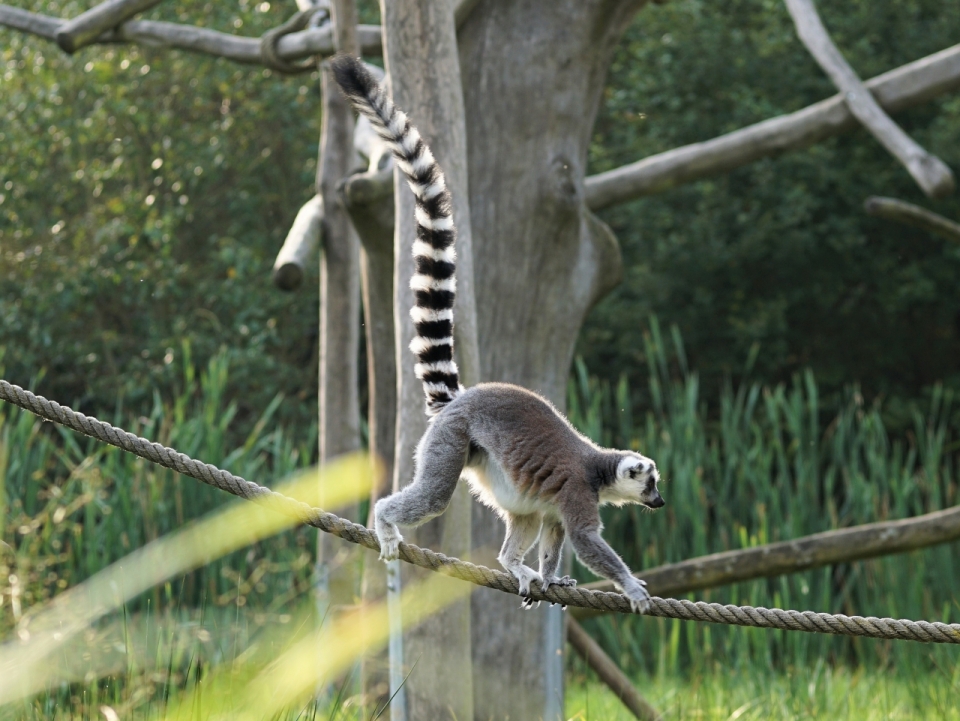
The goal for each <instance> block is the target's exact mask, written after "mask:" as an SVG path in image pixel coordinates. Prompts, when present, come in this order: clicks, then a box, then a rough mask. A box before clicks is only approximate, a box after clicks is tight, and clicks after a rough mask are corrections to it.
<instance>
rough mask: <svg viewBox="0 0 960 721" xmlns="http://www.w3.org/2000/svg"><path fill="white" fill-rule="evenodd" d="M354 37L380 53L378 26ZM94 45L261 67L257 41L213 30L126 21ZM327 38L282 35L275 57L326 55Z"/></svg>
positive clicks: (25, 26) (307, 33)
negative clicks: (160, 50)
mask: <svg viewBox="0 0 960 721" xmlns="http://www.w3.org/2000/svg"><path fill="white" fill-rule="evenodd" d="M0 25H4V26H6V27H9V28H13V29H14V30H20V31H22V32H26V33H30V34H32V35H37V36H39V37H42V38H45V39H47V40H56V36H57V33H58V32H59V31H60V29H61V28H62V27H63V25H64V21H63V20H60V19H59V18H52V17H49V16H47V15H40V14H38V13H32V12H28V11H26V10H20V9H19V8H13V7H10V6H9V5H0ZM357 37H358V39H359V41H360V48H361V51H362V52H363V54H364V55H380V54H381V52H382V46H381V33H380V26H379V25H360V26H358V27H357ZM96 42H97V43H134V44H138V45H148V46H151V47H166V48H176V49H178V50H188V51H191V52H197V53H204V54H207V55H215V56H217V57H221V58H226V59H227V60H233V61H234V62H238V63H248V64H251V65H259V64H261V59H260V38H245V37H240V36H238V35H231V34H229V33H222V32H219V31H217V30H208V29H207V28H200V27H195V26H193V25H181V24H179V23H169V22H162V21H159V20H130V21H128V22H125V23H124V24H123V25H121V26H120V27H118V28H116V29H114V30H112V31H110V32H107V33H104V34H103V35H100V36H99V37H98V38H97V39H96ZM333 53H334V47H333V34H332V30H331V28H330V27H329V26H324V27H320V28H311V29H309V30H303V31H301V32H298V33H291V34H290V35H284V36H283V37H282V38H280V41H279V42H278V43H277V54H278V55H279V56H280V58H282V59H283V60H291V61H292V60H299V59H301V58H306V57H310V56H311V55H323V56H326V55H332V54H333Z"/></svg>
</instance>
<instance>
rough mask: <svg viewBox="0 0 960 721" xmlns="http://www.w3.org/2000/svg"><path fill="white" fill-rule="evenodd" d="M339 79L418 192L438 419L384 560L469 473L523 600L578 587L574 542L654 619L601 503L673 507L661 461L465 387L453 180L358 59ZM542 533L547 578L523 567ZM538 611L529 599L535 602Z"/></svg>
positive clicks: (417, 309)
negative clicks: (403, 530)
mask: <svg viewBox="0 0 960 721" xmlns="http://www.w3.org/2000/svg"><path fill="white" fill-rule="evenodd" d="M333 72H334V75H335V77H336V79H337V82H338V83H339V85H340V87H341V88H342V90H343V92H344V94H345V95H346V96H347V98H349V100H350V101H351V102H352V103H353V105H354V107H356V109H357V110H358V111H359V112H361V113H362V114H363V115H365V116H366V117H367V118H368V119H369V120H370V123H371V124H372V125H373V128H374V129H375V130H376V131H377V133H378V134H379V135H380V137H381V138H383V140H384V142H385V143H386V144H387V145H388V146H389V147H390V148H391V150H392V151H393V153H394V155H395V157H396V162H397V165H398V166H399V167H400V169H401V170H402V171H403V173H404V174H405V175H406V177H407V181H408V182H409V184H410V187H411V188H412V189H413V194H414V196H416V220H417V240H416V241H415V242H414V244H413V254H414V257H415V260H416V273H415V275H414V276H413V279H412V281H411V283H410V285H411V287H412V289H413V291H414V294H415V296H416V305H415V306H414V307H413V309H412V310H411V311H410V315H411V316H412V318H413V320H414V323H415V325H416V332H417V336H416V337H415V338H414V339H413V342H412V343H411V344H410V348H411V350H412V351H413V352H414V354H415V355H416V356H417V365H416V373H417V378H419V379H420V380H421V381H422V382H423V388H424V392H425V393H426V397H427V414H428V415H429V416H430V417H431V419H430V423H429V426H428V428H427V432H426V433H425V434H424V436H423V438H422V439H421V440H420V443H419V445H418V446H417V452H416V473H415V477H414V480H413V483H411V484H410V485H408V486H407V487H406V488H404V489H403V490H402V491H400V492H398V493H394V494H393V495H391V496H389V497H387V498H383V499H381V500H380V501H378V502H377V505H376V507H375V516H376V523H375V526H376V532H377V537H378V538H379V539H380V549H381V550H380V557H381V558H382V559H384V560H392V559H395V558H397V557H398V555H399V550H398V545H399V543H400V541H401V540H402V537H401V536H400V532H399V531H398V530H397V524H400V525H403V526H418V525H420V524H422V523H424V522H426V521H428V520H430V519H431V518H435V517H436V516H438V515H440V514H441V513H443V511H444V510H446V508H447V506H448V505H449V503H450V499H451V497H452V496H453V492H454V490H455V489H456V486H457V482H458V481H459V479H460V478H461V476H462V477H465V478H466V479H467V481H468V482H469V484H470V488H471V490H472V491H473V493H474V494H475V495H476V496H477V498H478V499H479V500H480V501H481V502H482V503H485V504H486V505H488V506H489V507H490V508H492V509H493V510H494V511H496V512H497V513H498V514H499V515H500V517H501V518H502V519H503V520H504V522H505V523H506V526H507V535H506V539H505V540H504V543H503V548H502V549H501V550H500V555H499V557H498V559H499V561H500V563H501V564H503V566H504V568H506V569H507V570H508V571H509V572H510V573H512V574H513V575H514V576H515V577H516V578H517V580H518V581H519V582H520V595H521V596H524V597H527V596H528V594H529V592H530V584H531V582H533V581H540V584H541V588H542V589H544V590H546V589H547V588H549V587H550V586H551V585H558V586H574V585H576V581H574V580H573V579H571V578H569V577H568V576H564V577H563V578H558V577H557V575H556V574H557V569H558V568H559V567H560V552H561V550H562V547H563V541H564V537H565V536H569V538H570V541H571V543H572V544H573V548H574V550H575V551H576V553H577V556H578V558H579V559H580V560H581V561H582V562H583V563H584V564H585V565H586V566H587V567H588V568H590V569H591V570H592V571H593V572H594V573H596V574H598V575H601V576H604V577H606V578H608V579H610V580H611V581H613V582H614V583H615V584H617V586H619V588H620V589H621V590H622V591H623V593H624V594H625V595H626V596H627V597H628V598H629V599H630V603H631V605H632V606H633V608H634V610H639V611H641V612H643V611H646V610H647V609H648V607H649V604H650V596H649V594H648V593H647V590H646V588H645V586H646V584H645V583H644V582H643V581H640V580H638V579H637V578H636V577H634V576H633V574H631V573H630V569H629V568H627V566H626V564H624V562H623V561H622V560H621V559H620V557H619V556H618V555H617V554H616V553H615V552H614V550H613V549H612V548H610V546H609V545H607V543H606V542H605V541H604V540H603V539H602V538H601V537H600V530H601V524H600V513H599V510H598V507H599V506H601V505H604V504H607V503H612V504H614V505H618V506H619V505H623V504H626V503H638V504H641V505H643V506H646V507H647V508H652V509H656V508H660V507H662V506H663V505H664V501H663V498H661V496H660V493H659V492H658V491H657V482H658V481H659V474H658V473H657V467H656V465H655V464H654V462H653V461H652V460H650V459H649V458H646V457H644V456H642V455H640V454H639V453H634V452H633V451H617V450H608V449H605V448H600V447H599V446H597V445H595V444H594V443H592V442H591V441H590V440H588V439H587V438H585V437H583V436H582V435H580V434H579V433H578V432H577V431H576V430H575V429H574V428H573V426H572V425H571V424H570V422H569V421H567V419H566V418H564V417H563V416H562V415H561V414H560V413H559V411H557V409H556V408H554V407H553V406H552V405H551V404H550V403H549V402H548V401H546V400H545V399H544V398H542V397H540V396H539V395H537V394H536V393H533V392H531V391H528V390H526V389H524V388H520V387H518V386H513V385H508V384H505V383H482V384H480V385H477V386H474V387H473V388H469V389H464V388H463V387H462V386H461V385H460V379H459V373H458V371H457V365H456V363H455V362H454V360H453V301H454V295H455V291H456V279H455V276H454V270H455V266H454V263H455V260H456V254H455V252H454V247H453V246H454V240H455V237H456V230H455V228H454V225H453V217H452V212H451V211H452V209H451V202H450V192H449V191H448V190H447V187H446V183H445V182H444V178H443V172H442V171H441V170H440V167H439V166H438V165H437V162H436V160H435V159H434V157H433V154H432V153H431V152H430V149H429V148H428V147H427V146H426V144H425V143H424V142H423V139H422V138H421V137H420V133H418V132H417V130H416V128H414V127H413V126H412V125H411V124H410V122H409V121H408V120H407V116H406V115H404V113H403V112H401V111H400V110H398V109H397V108H396V107H395V106H394V104H393V101H392V100H391V99H390V98H389V97H388V96H387V94H386V92H385V91H384V89H383V88H382V87H381V86H380V85H379V84H378V83H377V81H376V80H375V79H374V78H373V77H372V76H371V74H370V73H369V72H368V71H367V70H366V69H365V68H364V67H363V65H362V64H361V63H360V61H359V60H357V59H356V58H353V57H350V56H344V55H341V56H338V57H337V58H336V59H334V61H333ZM538 537H539V540H540V572H539V573H537V572H536V571H534V570H533V569H531V568H528V567H527V566H525V565H524V564H523V560H524V557H525V556H526V554H527V552H528V551H529V550H530V548H532V546H533V545H534V543H536V541H537V539H538ZM529 605H530V604H529V602H526V599H525V604H524V606H525V607H529Z"/></svg>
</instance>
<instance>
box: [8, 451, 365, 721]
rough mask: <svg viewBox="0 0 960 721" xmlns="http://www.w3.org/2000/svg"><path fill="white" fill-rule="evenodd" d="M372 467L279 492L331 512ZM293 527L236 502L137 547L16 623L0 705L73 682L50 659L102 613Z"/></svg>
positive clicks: (340, 468) (307, 475)
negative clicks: (319, 503)
mask: <svg viewBox="0 0 960 721" xmlns="http://www.w3.org/2000/svg"><path fill="white" fill-rule="evenodd" d="M375 470H376V469H375V468H374V466H373V464H372V463H371V461H370V460H369V458H368V457H367V456H365V455H361V454H353V455H350V456H346V457H344V458H342V459H339V460H337V461H335V462H334V463H332V464H329V465H327V466H325V467H324V468H322V469H311V470H308V471H304V472H302V473H299V474H297V475H296V476H295V477H294V479H293V480H292V481H291V482H290V483H287V484H285V485H283V486H282V487H281V488H280V490H281V491H282V492H284V493H286V494H287V495H289V496H292V497H294V498H297V499H298V500H301V501H303V502H305V503H308V504H310V505H315V504H316V499H317V498H318V497H319V496H320V494H321V492H322V494H323V498H324V500H325V502H326V503H327V507H328V508H330V509H335V508H337V507H338V506H343V505H345V504H348V503H353V502H356V501H357V500H359V499H361V498H364V497H366V496H367V495H368V494H369V492H370V487H371V485H372V477H373V473H374V472H375ZM321 486H322V488H323V490H322V491H321ZM293 525H296V520H295V519H293V518H290V517H288V516H285V515H281V514H279V513H276V512H274V511H270V510H267V509H266V508H264V507H262V506H260V505H258V504H256V503H249V502H237V503H234V504H231V505H230V506H229V507H228V508H225V509H224V510H222V511H219V512H216V513H215V514H213V515H212V516H210V517H209V518H206V519H203V520H200V521H197V522H195V523H193V524H191V525H189V526H187V527H185V528H183V529H181V530H179V531H176V532H174V533H171V534H169V535H167V536H165V537H163V538H161V539H158V540H157V541H154V542H152V543H150V544H148V545H146V546H144V547H143V548H141V549H139V550H137V551H135V552H134V553H131V554H130V555H128V556H126V557H125V558H123V559H121V560H120V561H118V562H117V563H114V564H113V565H111V566H109V567H107V568H105V569H104V570H102V571H100V572H99V573H97V574H96V575H95V576H93V577H91V578H90V579H89V580H87V581H85V582H84V583H82V584H80V585H79V586H76V587H74V588H72V589H70V590H68V591H66V592H64V593H62V594H60V595H59V596H57V597H56V598H54V599H53V600H52V601H50V602H49V603H47V604H45V605H44V606H42V607H40V608H39V609H37V610H33V609H31V612H30V613H28V614H26V615H24V617H23V618H22V619H21V621H20V623H19V624H18V625H17V635H18V637H19V638H18V640H15V641H9V642H7V643H6V644H4V645H3V646H0V704H3V703H8V702H10V701H13V700H16V699H20V698H23V697H25V696H28V695H30V694H33V693H36V692H37V691H39V690H41V689H43V688H44V687H46V686H47V685H48V684H50V683H53V682H56V681H60V680H68V678H64V677H63V675H64V673H65V675H66V676H67V677H70V678H72V674H71V672H70V669H62V670H61V667H60V666H58V665H57V664H56V663H54V662H53V658H52V657H54V656H56V657H57V659H58V660H60V661H62V660H63V659H62V658H61V656H62V655H61V654H58V653H57V652H58V651H59V650H60V649H62V648H63V647H64V644H65V643H66V642H67V641H69V640H70V639H71V638H72V637H73V636H75V635H76V634H77V633H79V632H81V631H83V630H84V629H86V628H88V627H90V626H91V624H93V623H94V622H95V621H97V620H98V619H99V618H102V617H103V616H104V615H105V614H107V613H109V612H111V611H114V610H116V609H118V608H120V607H122V606H123V604H125V603H127V602H129V601H130V600H131V599H133V598H135V597H136V596H138V595H139V594H141V593H143V592H144V591H146V590H147V589H149V588H151V587H153V586H155V585H157V584H159V583H161V582H163V581H165V580H167V579H169V578H172V577H174V576H177V575H180V574H182V573H184V572H186V571H189V570H191V569H194V568H197V567H199V566H202V565H204V564H207V563H209V562H210V561H212V560H214V559H216V558H219V557H221V556H223V555H225V554H227V553H230V552H231V551H235V550H237V549H239V548H243V547H245V546H248V545H250V544H251V543H254V542H255V541H259V540H261V539H263V538H266V537H268V536H272V535H274V534H276V533H278V532H280V531H282V530H284V529H286V528H289V527H290V526H293ZM89 668H90V662H88V663H87V664H86V669H89ZM80 675H81V677H82V676H83V672H82V671H81V672H80Z"/></svg>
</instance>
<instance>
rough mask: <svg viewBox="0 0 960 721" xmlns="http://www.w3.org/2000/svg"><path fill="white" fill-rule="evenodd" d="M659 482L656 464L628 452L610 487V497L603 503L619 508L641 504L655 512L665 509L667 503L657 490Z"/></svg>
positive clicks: (602, 499)
mask: <svg viewBox="0 0 960 721" xmlns="http://www.w3.org/2000/svg"><path fill="white" fill-rule="evenodd" d="M659 481H660V474H659V473H658V472H657V464H656V463H654V462H653V461H652V460H650V459H649V458H647V457H646V456H641V455H640V454H639V453H634V452H633V451H626V452H625V453H624V455H623V458H621V459H620V462H619V463H618V464H617V478H616V480H615V481H614V482H613V484H612V485H611V486H610V487H609V496H608V498H607V499H604V498H601V501H606V502H607V503H613V504H614V505H617V506H620V505H623V504H625V503H639V504H640V505H641V506H644V507H645V508H650V509H653V510H656V509H657V508H663V506H664V505H665V501H664V500H663V497H662V496H661V495H660V491H658V490H657V483H658V482H659Z"/></svg>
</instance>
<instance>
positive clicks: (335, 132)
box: [317, 0, 360, 615]
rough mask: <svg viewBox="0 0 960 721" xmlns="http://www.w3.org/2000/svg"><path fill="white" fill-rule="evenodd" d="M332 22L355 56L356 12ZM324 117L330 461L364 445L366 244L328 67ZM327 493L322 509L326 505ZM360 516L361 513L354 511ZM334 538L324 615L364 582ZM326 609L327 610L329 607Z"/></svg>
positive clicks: (321, 583) (322, 582) (322, 571)
mask: <svg viewBox="0 0 960 721" xmlns="http://www.w3.org/2000/svg"><path fill="white" fill-rule="evenodd" d="M332 21H333V25H334V38H335V44H336V45H337V46H338V47H343V48H344V49H352V50H356V8H355V6H354V4H353V2H352V0H337V2H335V3H334V5H333V13H332ZM321 92H322V96H323V118H322V128H321V136H320V162H319V164H318V166H319V167H318V171H317V185H318V188H317V190H318V194H319V195H320V197H321V198H323V206H324V219H323V238H324V246H323V253H322V255H321V258H320V388H319V406H320V429H319V432H320V460H321V462H326V461H329V460H331V459H333V458H336V457H337V456H339V455H341V454H343V453H348V452H350V451H353V450H356V449H357V448H359V447H360V407H359V399H358V395H357V379H358V368H357V363H358V354H359V348H360V328H359V321H360V246H359V242H358V241H357V237H356V234H355V233H354V231H353V226H352V225H351V223H350V218H349V216H348V215H347V212H346V210H345V209H344V208H343V206H342V204H341V203H340V201H339V198H338V191H337V186H338V184H339V183H340V181H341V179H342V178H344V177H345V176H346V175H347V174H348V173H349V172H350V171H351V170H352V169H353V168H354V167H355V162H356V161H355V154H354V149H353V125H354V123H353V111H352V109H351V108H350V106H349V104H348V103H347V101H346V99H345V98H344V97H343V95H342V94H341V93H340V90H339V88H338V87H337V84H336V81H335V80H334V79H333V75H332V72H331V71H330V69H329V67H328V66H327V65H326V64H323V65H322V66H321ZM322 492H323V489H322V488H321V502H320V505H321V507H322V506H323V505H324V504H323V502H322ZM347 515H349V516H351V517H356V507H354V508H353V509H352V512H349V511H348V513H347ZM347 546H348V544H345V543H344V542H342V541H340V540H339V539H338V538H336V537H334V536H331V535H330V534H327V533H319V534H318V537H317V584H318V604H319V606H320V608H319V612H320V613H321V615H326V614H327V613H328V612H329V608H330V606H331V605H333V606H336V605H349V604H353V603H354V601H355V599H356V596H357V592H358V591H359V588H358V584H357V576H356V573H355V572H354V571H355V569H354V568H353V566H354V565H355V561H356V558H357V556H356V551H354V550H352V549H351V550H348V548H347ZM324 607H325V608H324Z"/></svg>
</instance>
